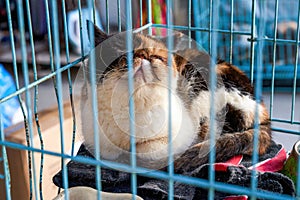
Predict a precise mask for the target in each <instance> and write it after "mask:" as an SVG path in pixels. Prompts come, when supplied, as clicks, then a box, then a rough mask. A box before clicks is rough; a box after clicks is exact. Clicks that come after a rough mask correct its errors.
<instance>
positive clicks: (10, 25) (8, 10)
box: [0, 0, 28, 135]
mask: <svg viewBox="0 0 300 200" xmlns="http://www.w3.org/2000/svg"><path fill="white" fill-rule="evenodd" d="M6 11H7V21H8V28H9V36H10V46H11V54H12V63H13V69H14V78H15V84H16V90H19V88H20V86H19V75H18V67H17V57H16V50H15V42H14V31H13V26H12V19H11V11H10V3H9V0H6ZM18 101H19V104H20V107H21V110H22V113H23V117H24V124H25V127H27V120H26V119H27V118H26V115H25V110H24V107H23V105H22V101H21V96H20V95H18ZM0 102H1V101H0ZM25 130H27V129H26V128H25ZM26 134H27V135H28V131H27V132H26Z"/></svg>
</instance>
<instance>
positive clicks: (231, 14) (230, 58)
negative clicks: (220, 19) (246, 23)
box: [229, 0, 234, 63]
mask: <svg viewBox="0 0 300 200" xmlns="http://www.w3.org/2000/svg"><path fill="white" fill-rule="evenodd" d="M233 5H234V0H231V1H230V51H229V62H230V63H232V50H233V8H234V7H233Z"/></svg>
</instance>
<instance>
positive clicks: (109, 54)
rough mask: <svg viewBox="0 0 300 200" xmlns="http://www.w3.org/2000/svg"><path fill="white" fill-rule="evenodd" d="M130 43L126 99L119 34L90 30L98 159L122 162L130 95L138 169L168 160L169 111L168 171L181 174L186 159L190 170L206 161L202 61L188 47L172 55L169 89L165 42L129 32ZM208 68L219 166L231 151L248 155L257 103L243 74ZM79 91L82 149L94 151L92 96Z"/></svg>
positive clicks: (262, 144) (221, 66)
mask: <svg viewBox="0 0 300 200" xmlns="http://www.w3.org/2000/svg"><path fill="white" fill-rule="evenodd" d="M119 35H120V34H119ZM123 36H124V35H123ZM113 38H114V39H113ZM132 39H133V60H132V63H133V83H134V91H133V93H132V94H129V92H128V76H129V74H128V68H127V57H126V43H125V37H118V36H113V37H109V36H107V35H106V34H105V33H103V32H102V31H101V30H99V29H98V28H97V27H95V46H97V45H98V47H96V51H95V52H96V54H95V55H96V65H97V70H98V71H97V73H98V74H99V76H98V82H97V95H98V96H97V100H98V123H99V124H98V126H99V132H100V140H99V143H100V152H101V157H102V158H104V159H108V160H122V158H121V157H122V156H123V155H125V157H126V155H127V156H128V154H129V153H130V126H129V124H130V120H131V119H130V117H129V98H132V99H133V102H134V114H135V125H134V129H135V141H136V144H135V145H136V152H137V158H138V160H139V159H140V160H142V161H141V163H142V164H141V165H142V166H146V167H157V165H156V164H155V163H160V165H159V167H162V166H163V164H162V163H164V161H167V156H168V130H169V127H168V124H169V123H168V121H169V119H170V116H169V109H170V111H171V113H170V114H171V119H172V123H171V124H172V127H171V131H172V151H173V154H174V156H175V157H176V158H177V157H180V158H179V161H180V162H177V161H175V167H176V168H178V169H180V170H178V171H182V170H183V171H184V163H186V162H193V161H194V162H195V167H196V166H197V165H198V164H199V161H198V160H199V155H201V156H203V159H202V160H203V162H207V154H208V151H207V147H208V144H209V143H208V141H209V140H208V139H209V135H208V134H209V129H210V127H209V120H210V95H211V90H210V89H209V85H208V75H209V66H210V65H211V63H210V62H211V61H210V59H209V56H208V55H207V54H205V53H203V52H200V51H197V50H193V49H181V50H179V51H177V52H174V53H173V54H172V58H171V62H172V74H171V85H169V82H168V73H169V68H168V49H167V47H166V45H165V44H164V42H163V41H161V40H158V39H155V38H153V37H150V36H146V35H143V34H139V33H136V34H133V35H132ZM103 68H105V69H103ZM100 69H103V70H100ZM215 69H216V70H215V73H216V74H217V86H216V89H215V90H214V95H215V98H214V99H215V112H216V115H215V116H214V118H215V119H216V123H215V127H214V131H215V132H216V138H217V139H216V141H215V148H216V160H217V161H221V160H222V161H224V160H226V159H228V158H230V157H231V156H233V155H236V154H248V155H251V153H252V149H253V148H252V146H253V142H252V141H253V136H254V129H253V126H254V116H255V107H256V105H257V103H256V101H255V100H254V98H253V87H252V86H251V83H250V81H249V80H248V78H247V77H246V76H245V75H244V73H242V72H241V71H240V70H239V69H238V68H236V67H235V66H232V65H231V64H228V63H226V62H223V61H220V62H218V63H217V64H216V68H215ZM169 90H170V91H171V96H170V98H169ZM82 91H83V92H82V99H81V108H80V115H81V122H80V124H81V129H82V134H83V136H84V139H85V145H86V146H87V148H88V149H90V151H91V152H94V135H93V120H92V115H91V111H92V109H91V99H90V97H91V93H92V92H93V91H91V89H90V87H89V83H87V85H86V86H85V87H84V89H83V90H82ZM170 100H171V105H170V106H169V101H170ZM258 108H259V109H258V112H259V123H260V131H259V147H258V150H259V153H260V154H263V153H264V152H265V150H266V148H267V147H268V146H269V144H270V141H271V131H270V121H269V117H268V113H267V111H266V108H265V106H264V105H263V104H262V103H261V104H260V105H258ZM187 149H189V150H188V151H187V152H185V151H186V150H187ZM184 152H185V153H184ZM182 153H184V154H183V155H182V156H180V155H181V154H182ZM120 158H121V159H120ZM127 158H128V157H127ZM123 160H124V159H123ZM125 160H126V158H125ZM149 163H151V164H149Z"/></svg>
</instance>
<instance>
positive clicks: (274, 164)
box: [249, 147, 286, 172]
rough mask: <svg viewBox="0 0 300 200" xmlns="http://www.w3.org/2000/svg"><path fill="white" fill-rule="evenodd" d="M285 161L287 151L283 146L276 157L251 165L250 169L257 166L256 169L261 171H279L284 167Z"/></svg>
mask: <svg viewBox="0 0 300 200" xmlns="http://www.w3.org/2000/svg"><path fill="white" fill-rule="evenodd" d="M285 161H286V151H285V150H284V148H283V147H282V148H281V149H280V151H279V152H278V153H277V154H276V156H275V157H274V158H270V159H267V160H264V161H262V162H260V163H257V164H256V165H254V166H251V167H249V169H253V168H254V167H255V170H256V171H259V172H278V171H280V170H281V169H282V167H283V165H284V162H285Z"/></svg>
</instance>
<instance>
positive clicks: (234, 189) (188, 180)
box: [0, 140, 296, 200]
mask: <svg viewBox="0 0 300 200" xmlns="http://www.w3.org/2000/svg"><path fill="white" fill-rule="evenodd" d="M0 145H5V146H7V147H10V148H14V149H22V150H24V149H25V150H27V151H34V152H41V150H40V149H38V148H32V147H27V146H25V145H22V144H18V143H14V142H9V141H5V142H3V141H1V140H0ZM44 153H45V154H47V155H51V156H56V157H62V158H65V159H71V160H73V161H75V162H79V163H86V164H88V165H100V166H101V167H103V168H105V167H107V166H110V167H111V168H113V169H116V170H119V171H127V172H134V173H139V175H141V176H145V177H153V178H157V179H162V180H170V179H171V180H173V181H178V182H181V183H184V184H188V185H192V186H197V187H201V188H205V189H207V188H209V187H214V188H215V189H216V190H218V191H222V192H228V193H232V194H244V195H250V194H251V190H250V189H249V188H246V187H241V186H237V185H231V184H226V183H220V182H215V183H214V184H213V185H211V184H209V182H208V181H207V180H205V179H200V178H195V177H189V176H183V175H177V174H174V175H173V176H170V175H169V174H168V173H166V172H162V171H149V169H146V168H142V167H135V168H133V167H132V166H131V165H126V164H122V163H117V162H112V161H106V160H95V159H94V158H87V157H83V156H76V157H74V156H70V155H67V154H61V153H56V152H53V151H48V150H44ZM256 194H257V197H258V198H266V199H274V195H276V199H278V200H289V199H291V200H296V198H294V197H291V196H289V195H280V194H278V193H273V192H268V191H260V190H259V191H257V193H256Z"/></svg>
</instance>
